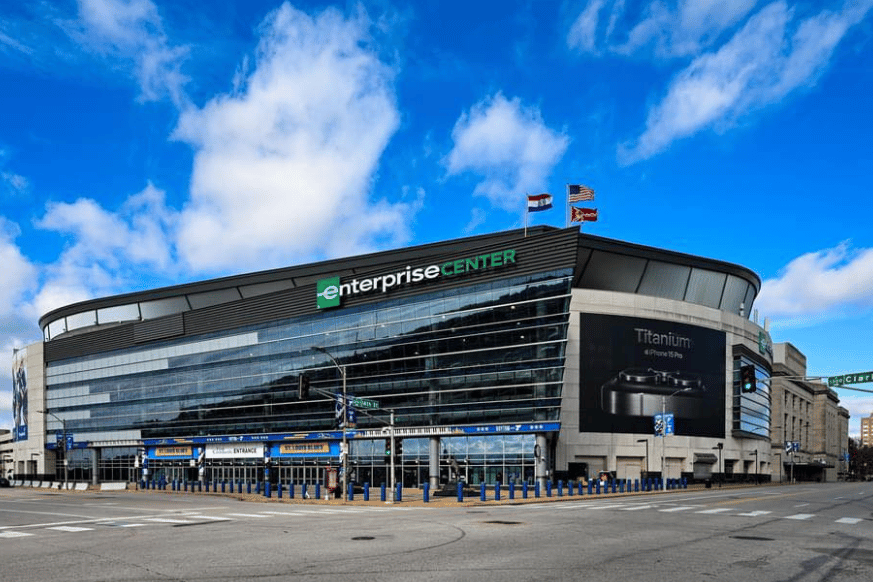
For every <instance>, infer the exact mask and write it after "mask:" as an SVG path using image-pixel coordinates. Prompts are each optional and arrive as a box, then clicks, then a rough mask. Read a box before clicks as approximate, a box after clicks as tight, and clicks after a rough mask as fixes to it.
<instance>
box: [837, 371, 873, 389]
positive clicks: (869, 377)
mask: <svg viewBox="0 0 873 582" xmlns="http://www.w3.org/2000/svg"><path fill="white" fill-rule="evenodd" d="M864 382H873V372H860V373H858V374H843V375H842V376H831V377H829V378H828V386H831V387H833V386H842V385H844V384H863V383H864Z"/></svg>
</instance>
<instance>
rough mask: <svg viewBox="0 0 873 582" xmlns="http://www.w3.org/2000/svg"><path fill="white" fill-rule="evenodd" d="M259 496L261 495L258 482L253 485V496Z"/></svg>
mask: <svg viewBox="0 0 873 582" xmlns="http://www.w3.org/2000/svg"><path fill="white" fill-rule="evenodd" d="M260 494H261V482H260V481H258V482H257V483H255V495H260Z"/></svg>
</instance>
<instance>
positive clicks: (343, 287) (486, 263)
mask: <svg viewBox="0 0 873 582" xmlns="http://www.w3.org/2000/svg"><path fill="white" fill-rule="evenodd" d="M510 264H515V250H514V249H504V250H500V251H495V252H493V253H485V254H481V255H476V256H473V257H466V258H463V259H454V260H451V261H446V262H445V263H442V264H439V265H428V266H426V267H411V266H407V267H406V269H404V270H402V271H397V272H394V273H387V274H385V275H377V276H375V277H370V278H366V279H352V280H351V281H345V282H342V281H340V277H339V276H336V277H328V278H326V279H321V280H320V281H318V282H317V283H316V284H315V291H316V304H317V305H318V308H319V309H325V308H329V307H339V305H340V302H341V300H342V298H343V297H352V296H354V295H363V294H365V293H387V292H388V291H390V290H391V289H394V288H395V287H401V286H404V285H411V284H415V283H422V282H428V281H433V280H434V279H441V278H443V277H456V276H458V275H463V274H465V273H473V272H477V271H486V270H491V269H498V268H501V267H505V266H506V265H510Z"/></svg>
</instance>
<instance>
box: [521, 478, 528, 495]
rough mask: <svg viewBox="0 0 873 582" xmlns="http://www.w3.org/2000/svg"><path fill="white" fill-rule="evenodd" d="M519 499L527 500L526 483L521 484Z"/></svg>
mask: <svg viewBox="0 0 873 582" xmlns="http://www.w3.org/2000/svg"><path fill="white" fill-rule="evenodd" d="M521 498H522V499H527V481H525V482H524V483H522V484H521Z"/></svg>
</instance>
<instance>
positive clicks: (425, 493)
mask: <svg viewBox="0 0 873 582" xmlns="http://www.w3.org/2000/svg"><path fill="white" fill-rule="evenodd" d="M422 494H423V496H424V502H425V503H430V483H425V484H424V491H423V492H422Z"/></svg>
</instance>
